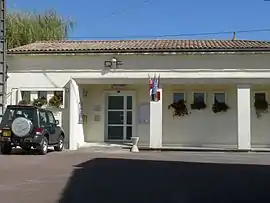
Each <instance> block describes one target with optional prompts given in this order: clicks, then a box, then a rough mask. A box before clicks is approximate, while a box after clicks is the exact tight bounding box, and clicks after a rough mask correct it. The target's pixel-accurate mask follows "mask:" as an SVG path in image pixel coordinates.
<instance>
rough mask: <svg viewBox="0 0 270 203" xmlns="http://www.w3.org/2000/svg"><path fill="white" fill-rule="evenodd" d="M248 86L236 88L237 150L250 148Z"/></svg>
mask: <svg viewBox="0 0 270 203" xmlns="http://www.w3.org/2000/svg"><path fill="white" fill-rule="evenodd" d="M250 109H251V106H250V86H249V85H238V86H237V119H238V149H240V150H249V149H250V148H251V143H250V142H251V141H250V140H251V118H250Z"/></svg>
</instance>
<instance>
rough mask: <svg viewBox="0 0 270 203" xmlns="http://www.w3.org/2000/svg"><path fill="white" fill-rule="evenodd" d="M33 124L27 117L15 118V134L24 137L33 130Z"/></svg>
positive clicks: (13, 126)
mask: <svg viewBox="0 0 270 203" xmlns="http://www.w3.org/2000/svg"><path fill="white" fill-rule="evenodd" d="M32 126H33V125H32V122H31V121H30V120H28V119H27V118H24V117H18V118H16V119H14V121H13V123H12V125H11V130H12V132H13V133H14V134H15V135H17V136H19V137H24V136H26V135H27V134H28V133H29V132H30V131H31V130H32Z"/></svg>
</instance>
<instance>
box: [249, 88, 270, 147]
mask: <svg viewBox="0 0 270 203" xmlns="http://www.w3.org/2000/svg"><path fill="white" fill-rule="evenodd" d="M255 92H266V94H267V100H268V102H269V103H270V85H254V86H253V87H252V91H251V94H252V95H251V147H260V148H264V147H270V112H269V113H263V114H262V116H261V117H260V118H257V116H256V111H255V108H254V93H255Z"/></svg>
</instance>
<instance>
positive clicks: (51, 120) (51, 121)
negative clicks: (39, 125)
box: [47, 112, 55, 124]
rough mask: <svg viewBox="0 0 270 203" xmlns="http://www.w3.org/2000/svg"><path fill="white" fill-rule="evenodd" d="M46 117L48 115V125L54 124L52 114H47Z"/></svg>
mask: <svg viewBox="0 0 270 203" xmlns="http://www.w3.org/2000/svg"><path fill="white" fill-rule="evenodd" d="M47 115H48V119H49V123H50V124H55V119H54V116H53V114H52V112H47Z"/></svg>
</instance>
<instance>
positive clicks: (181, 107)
mask: <svg viewBox="0 0 270 203" xmlns="http://www.w3.org/2000/svg"><path fill="white" fill-rule="evenodd" d="M171 108H173V109H174V114H173V117H174V116H178V117H181V116H185V115H188V114H189V113H188V109H187V107H186V104H185V101H184V100H179V101H177V102H173V103H172V104H170V105H169V106H168V109H171Z"/></svg>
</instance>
